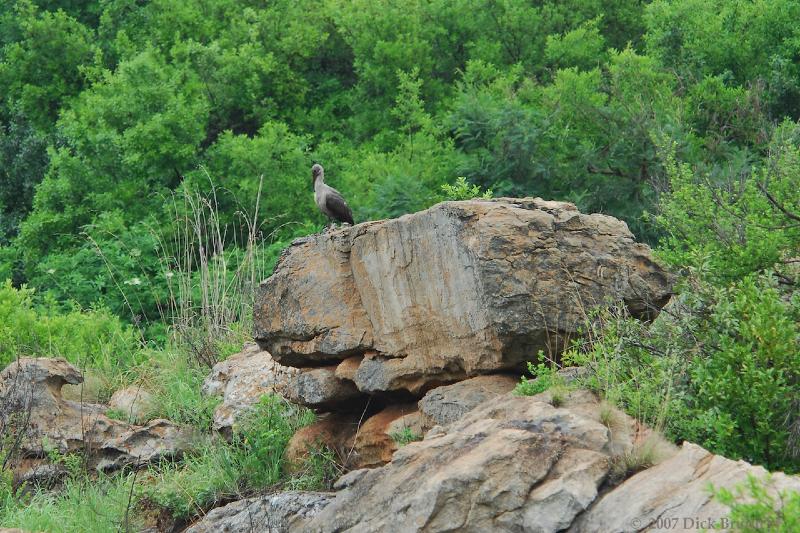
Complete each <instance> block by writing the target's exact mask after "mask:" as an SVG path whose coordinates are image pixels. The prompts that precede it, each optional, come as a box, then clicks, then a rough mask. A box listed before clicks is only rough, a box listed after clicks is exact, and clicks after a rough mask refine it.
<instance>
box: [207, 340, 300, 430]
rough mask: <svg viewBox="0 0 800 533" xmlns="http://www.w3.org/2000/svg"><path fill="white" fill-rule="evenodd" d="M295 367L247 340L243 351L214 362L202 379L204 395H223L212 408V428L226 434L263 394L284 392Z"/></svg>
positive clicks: (297, 371) (294, 373)
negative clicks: (276, 359) (285, 363)
mask: <svg viewBox="0 0 800 533" xmlns="http://www.w3.org/2000/svg"><path fill="white" fill-rule="evenodd" d="M299 373H300V371H299V370H298V369H296V368H291V367H286V366H282V365H280V364H278V363H276V362H275V361H274V360H273V359H272V356H270V354H269V352H265V351H264V350H261V349H260V348H259V347H258V345H257V344H255V343H248V344H246V345H245V346H244V348H243V350H242V351H241V352H240V353H238V354H236V355H232V356H230V357H228V358H227V359H225V360H224V361H222V362H221V363H217V364H216V365H214V368H212V369H211V374H209V376H208V377H207V378H206V379H205V381H204V382H203V387H202V392H203V394H205V395H207V396H222V403H221V404H220V405H219V406H218V407H217V409H216V410H215V411H214V429H216V430H218V431H222V432H223V433H229V432H230V430H231V428H232V427H233V425H234V424H235V423H236V421H237V419H239V418H240V417H241V416H242V414H244V413H246V412H247V411H248V410H249V409H250V408H251V407H252V406H253V405H254V404H255V403H256V402H258V400H259V399H260V398H261V397H262V396H264V395H265V394H272V393H283V392H284V389H285V387H286V384H287V383H288V382H289V380H290V379H291V378H292V377H293V376H296V375H297V374H299Z"/></svg>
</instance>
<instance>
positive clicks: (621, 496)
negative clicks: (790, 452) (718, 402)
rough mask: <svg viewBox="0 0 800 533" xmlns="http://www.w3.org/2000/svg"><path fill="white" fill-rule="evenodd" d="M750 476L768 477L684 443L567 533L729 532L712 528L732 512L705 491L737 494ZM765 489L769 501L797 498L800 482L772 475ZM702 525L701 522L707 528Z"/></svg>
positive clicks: (602, 501)
mask: <svg viewBox="0 0 800 533" xmlns="http://www.w3.org/2000/svg"><path fill="white" fill-rule="evenodd" d="M749 475H752V476H755V477H756V478H757V479H761V480H763V479H765V477H766V476H767V471H766V470H764V469H763V468H762V467H760V466H753V465H751V464H749V463H747V462H745V461H732V460H731V459H726V458H724V457H721V456H719V455H714V454H712V453H711V452H709V451H707V450H705V449H703V448H702V447H700V446H698V445H696V444H692V443H688V442H687V443H684V445H683V448H682V449H681V451H680V453H678V454H676V455H674V456H673V457H672V458H670V459H668V460H666V461H664V462H663V463H661V464H659V465H657V466H654V467H653V468H649V469H647V470H644V471H643V472H640V473H638V474H636V475H634V476H633V477H631V478H630V479H628V480H627V481H625V483H623V484H622V485H620V486H618V487H616V488H615V489H614V490H613V491H611V492H610V493H608V494H606V495H605V496H604V497H603V498H602V499H600V500H599V501H598V502H597V503H595V505H594V506H592V508H591V509H590V510H589V511H588V512H587V513H585V514H584V515H582V516H581V517H580V519H579V520H577V521H576V522H575V524H573V526H572V527H571V528H570V529H569V531H574V532H581V533H584V532H585V533H590V532H596V533H606V532H608V531H618V532H634V531H654V530H655V531H658V530H664V531H666V530H668V531H700V530H701V529H707V530H715V531H716V530H721V529H725V530H727V529H729V527H726V528H722V527H718V528H715V527H713V526H711V525H710V523H713V522H716V523H720V524H724V522H723V519H724V518H726V517H727V516H728V515H729V513H730V509H728V507H727V506H725V505H723V504H721V503H720V502H718V501H717V500H716V499H714V498H713V497H712V496H711V494H710V493H709V491H708V486H709V484H711V485H713V486H715V487H716V488H727V489H735V488H736V487H737V486H741V485H742V484H743V483H745V482H746V481H747V478H748V476H749ZM767 486H768V487H769V489H768V490H769V492H770V493H771V494H772V495H773V496H775V495H776V492H778V491H790V492H798V491H800V477H797V476H787V475H784V474H782V473H780V472H778V473H774V474H772V476H771V483H770V484H768V485H767ZM700 520H705V521H706V522H705V525H704V524H701V523H700V522H699V521H700ZM659 524H661V525H659Z"/></svg>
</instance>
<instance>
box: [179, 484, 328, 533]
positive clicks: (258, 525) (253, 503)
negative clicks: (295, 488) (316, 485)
mask: <svg viewBox="0 0 800 533" xmlns="http://www.w3.org/2000/svg"><path fill="white" fill-rule="evenodd" d="M331 498H332V495H330V494H326V493H321V492H280V493H277V494H270V495H268V496H262V497H258V498H248V499H246V500H239V501H237V502H233V503H230V504H228V505H225V506H224V507H220V508H218V509H214V510H213V511H211V512H210V513H208V514H207V515H206V516H205V517H204V518H203V519H202V520H200V521H199V522H197V523H196V524H194V525H193V526H191V527H190V528H188V529H187V530H185V531H186V533H222V532H225V533H228V532H229V533H233V532H241V533H244V532H250V533H255V532H259V533H283V532H284V531H288V530H289V529H290V528H292V526H295V525H296V524H298V523H302V522H303V521H304V520H307V519H309V518H311V517H313V516H314V515H316V514H317V513H318V512H319V511H320V510H321V509H323V508H324V507H325V506H326V505H327V504H328V502H329V501H330V500H331Z"/></svg>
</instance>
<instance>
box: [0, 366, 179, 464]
mask: <svg viewBox="0 0 800 533" xmlns="http://www.w3.org/2000/svg"><path fill="white" fill-rule="evenodd" d="M81 379H82V376H81V373H80V372H79V371H78V369H77V368H75V367H74V366H72V365H71V364H69V363H68V362H67V361H65V360H64V359H45V358H21V359H19V360H18V361H16V362H14V363H11V364H10V365H9V366H8V367H6V368H5V369H4V370H3V371H2V372H0V425H3V426H5V427H6V428H10V430H11V431H12V432H21V436H22V440H21V446H20V450H19V454H18V457H17V458H15V459H16V460H15V465H14V466H15V467H16V468H15V474H16V475H17V478H18V479H24V478H26V477H28V478H29V479H30V476H34V478H36V477H37V476H39V475H40V474H41V472H42V471H43V470H42V469H41V467H42V465H44V464H45V463H46V462H47V451H48V450H49V449H55V450H57V451H58V452H60V453H62V454H64V453H72V452H78V453H83V454H86V455H87V459H88V461H89V464H90V465H92V466H94V467H96V468H98V469H101V470H111V469H115V468H120V467H122V466H126V465H142V464H146V463H149V462H153V461H156V460H158V459H160V458H162V457H174V456H176V455H179V454H180V453H182V451H183V450H184V449H185V447H186V446H187V443H188V440H189V439H190V438H191V434H190V433H188V432H186V431H184V430H183V429H181V428H180V427H178V426H176V425H174V424H172V423H171V422H168V421H166V420H153V421H151V422H150V423H148V424H147V425H145V426H136V425H133V424H128V423H126V422H121V421H119V420H112V419H110V418H108V417H107V416H106V415H105V412H106V410H107V408H106V406H104V405H99V404H90V403H83V404H81V403H79V402H74V401H70V400H65V399H63V398H62V397H61V387H62V386H63V385H64V384H66V383H72V384H78V383H80V382H81ZM45 470H47V469H46V468H45Z"/></svg>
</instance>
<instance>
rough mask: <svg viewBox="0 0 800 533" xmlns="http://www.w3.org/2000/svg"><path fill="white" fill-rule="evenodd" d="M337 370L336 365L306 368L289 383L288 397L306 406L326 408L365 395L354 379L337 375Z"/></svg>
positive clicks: (286, 390)
mask: <svg viewBox="0 0 800 533" xmlns="http://www.w3.org/2000/svg"><path fill="white" fill-rule="evenodd" d="M335 371H336V367H321V368H311V369H304V370H303V371H302V372H301V373H300V374H298V375H296V376H293V377H292V379H291V380H289V382H288V383H287V386H286V387H285V395H286V399H287V400H289V401H291V402H294V403H297V404H300V405H305V406H306V407H311V408H314V409H325V408H331V407H333V406H336V405H339V406H341V405H343V404H347V403H348V402H350V403H353V401H354V400H356V399H357V398H359V397H362V396H363V394H362V393H361V392H359V390H358V389H357V388H356V386H355V384H353V382H352V381H350V380H345V379H340V378H338V377H336V374H335ZM363 403H364V402H361V404H362V406H363Z"/></svg>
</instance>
